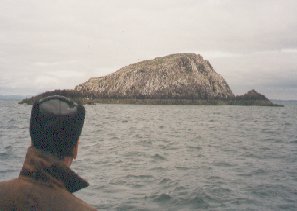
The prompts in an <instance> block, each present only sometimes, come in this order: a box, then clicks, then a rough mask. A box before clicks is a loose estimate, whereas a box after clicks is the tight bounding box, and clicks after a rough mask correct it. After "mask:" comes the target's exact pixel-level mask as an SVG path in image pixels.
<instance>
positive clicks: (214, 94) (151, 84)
mask: <svg viewBox="0 0 297 211" xmlns="http://www.w3.org/2000/svg"><path fill="white" fill-rule="evenodd" d="M75 91H79V92H80V93H82V94H83V93H90V92H91V93H93V94H95V95H96V96H98V97H108V98H113V97H124V98H135V97H136V98H159V99H160V98H179V99H182V98H183V99H188V98H191V99H215V98H222V99H225V98H229V97H233V96H234V95H233V93H232V91H231V89H230V87H229V85H228V84H227V82H226V81H225V80H224V78H223V77H222V76H220V75H219V74H217V73H216V72H215V70H214V69H213V68H212V66H211V64H210V63H209V62H208V61H207V60H204V59H203V58H202V56H200V55H199V54H172V55H169V56H166V57H157V58H155V59H153V60H146V61H142V62H139V63H135V64H131V65H129V66H126V67H123V68H121V69H119V70H118V71H116V72H115V73H113V74H110V75H107V76H104V77H93V78H90V79H89V80H88V81H87V82H85V83H83V84H80V85H78V86H76V87H75Z"/></svg>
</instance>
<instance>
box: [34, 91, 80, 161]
mask: <svg viewBox="0 0 297 211" xmlns="http://www.w3.org/2000/svg"><path fill="white" fill-rule="evenodd" d="M84 119H85V108H84V107H83V106H82V105H80V104H77V103H75V102H73V101H72V100H70V99H69V98H66V97H64V96H59V95H54V96H49V97H46V98H42V99H40V100H39V101H36V102H35V103H34V105H33V107H32V111H31V120H30V136H31V139H32V145H33V146H34V147H35V148H37V149H39V150H43V151H46V152H49V153H51V154H53V155H55V156H57V157H58V158H59V159H63V158H64V157H73V156H74V155H73V149H74V147H76V146H77V142H78V139H79V136H80V134H81V131H82V127H83V124H84Z"/></svg>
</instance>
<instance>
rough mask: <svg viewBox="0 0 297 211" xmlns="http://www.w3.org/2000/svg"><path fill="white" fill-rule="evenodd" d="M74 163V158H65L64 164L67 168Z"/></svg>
mask: <svg viewBox="0 0 297 211" xmlns="http://www.w3.org/2000/svg"><path fill="white" fill-rule="evenodd" d="M72 161H73V157H64V159H63V162H64V164H65V165H66V166H68V167H70V166H71V164H72Z"/></svg>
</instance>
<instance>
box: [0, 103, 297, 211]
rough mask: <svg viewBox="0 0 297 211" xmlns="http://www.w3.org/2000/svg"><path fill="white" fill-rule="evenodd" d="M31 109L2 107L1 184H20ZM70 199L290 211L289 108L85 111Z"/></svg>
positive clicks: (295, 179) (296, 144)
mask: <svg viewBox="0 0 297 211" xmlns="http://www.w3.org/2000/svg"><path fill="white" fill-rule="evenodd" d="M30 110H31V106H27V105H18V104H17V101H15V100H2V101H0V119H1V121H0V180H1V181H2V180H7V179H12V178H15V177H17V176H18V174H19V171H20V168H21V167H22V163H23V161H24V156H25V153H26V150H27V147H28V146H29V145H30V136H29V119H30ZM86 111H87V113H86V120H85V125H84V128H83V132H82V136H81V138H80V146H79V155H78V158H77V160H76V161H75V162H74V163H73V165H72V169H73V170H74V171H76V172H77V173H78V174H79V175H80V176H81V177H83V178H85V179H86V180H87V181H88V182H89V183H90V186H89V187H88V188H86V189H83V190H81V191H79V192H77V193H75V195H76V196H77V197H79V198H82V199H83V200H84V201H86V202H88V203H89V204H91V205H93V206H94V207H96V208H98V209H100V210H297V162H296V161H297V118H296V117H297V105H287V106H285V107H259V106H193V105H191V106H185V105H162V106H158V105H103V104H99V105H92V106H86Z"/></svg>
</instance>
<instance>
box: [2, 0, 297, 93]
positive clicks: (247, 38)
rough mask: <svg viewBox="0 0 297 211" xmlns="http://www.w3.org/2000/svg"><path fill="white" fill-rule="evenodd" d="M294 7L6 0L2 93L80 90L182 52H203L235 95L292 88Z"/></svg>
mask: <svg viewBox="0 0 297 211" xmlns="http://www.w3.org/2000/svg"><path fill="white" fill-rule="evenodd" d="M295 8H297V1H295V0H286V1H279V0H269V1H268V0H261V1H256V0H251V1H246V0H224V1H221V0H203V1H202V0H162V1H159V0H151V1H140V0H125V1H121V0H110V1H103V0H88V1H83V0H64V1H58V0H44V1H38V0H27V1H21V0H19V1H10V0H2V1H1V2H0V73H1V75H4V74H5V73H7V76H6V77H5V83H2V82H1V81H0V87H3V88H0V89H1V92H4V91H3V90H4V87H5V90H9V87H11V90H13V91H16V90H17V89H19V90H20V91H22V92H23V91H24V90H26V89H27V90H28V92H32V90H36V92H39V91H41V90H43V91H45V90H48V89H52V88H73V86H74V85H75V84H77V83H81V82H83V81H84V80H87V79H88V78H89V77H92V76H101V75H105V74H107V73H110V72H112V71H115V70H116V69H118V68H120V67H121V66H125V65H128V64H129V63H132V62H137V61H140V60H143V59H152V58H154V57H157V56H165V55H167V54H170V53H176V52H195V53H201V54H202V55H203V56H204V57H205V58H206V59H209V60H210V61H211V63H213V64H214V66H215V68H216V70H217V72H219V73H221V74H222V75H223V76H224V77H226V79H227V81H228V82H229V83H230V84H231V86H232V88H233V87H234V90H235V91H236V90H238V91H240V90H243V89H244V88H246V87H247V88H248V87H250V86H251V87H252V86H256V87H260V85H262V84H264V85H269V84H274V83H275V82H276V81H277V80H280V79H281V81H282V82H281V84H283V86H282V85H280V87H285V84H286V83H287V79H286V77H288V78H291V79H292V78H293V79H294V80H295V78H296V75H295V74H294V71H296V69H297V65H295V61H296V52H295V51H294V49H297V38H296V36H295V35H296V34H297V13H296V11H295ZM204 53H205V55H204ZM296 72H297V71H296ZM70 73H73V74H70ZM67 74H69V75H72V76H69V78H68V79H67V80H65V79H66V78H65V76H67ZM254 75H257V78H256V79H255V78H254V79H253V76H254ZM29 79H30V80H31V81H33V82H34V81H39V82H40V83H28V82H27V80H29ZM16 80H17V82H16ZM42 80H44V82H43V86H42ZM294 80H293V81H294ZM54 81H55V82H54ZM289 83H292V82H290V81H288V84H289ZM1 84H5V86H4V85H3V86H2V85H1ZM292 84H293V83H292ZM256 87H255V88H256ZM293 88H294V87H293ZM33 92H34V91H33ZM236 92H237V91H236ZM16 94H17V93H16ZM292 97H295V95H292Z"/></svg>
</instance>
